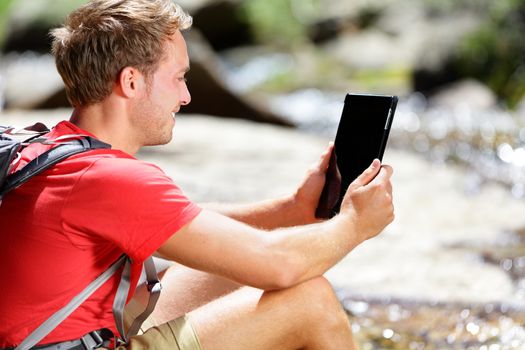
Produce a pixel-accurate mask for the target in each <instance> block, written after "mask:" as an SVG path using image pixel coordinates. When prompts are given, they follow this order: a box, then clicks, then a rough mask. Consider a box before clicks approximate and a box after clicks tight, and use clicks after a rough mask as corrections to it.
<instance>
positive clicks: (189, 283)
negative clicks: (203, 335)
mask: <svg viewBox="0 0 525 350" xmlns="http://www.w3.org/2000/svg"><path fill="white" fill-rule="evenodd" d="M159 276H161V282H162V292H161V293H160V298H159V300H158V301H157V305H156V306H155V310H154V311H153V313H152V315H151V318H152V319H153V323H154V324H157V325H158V324H161V323H164V322H167V321H170V320H173V319H175V318H177V317H180V316H182V315H184V314H187V313H188V312H190V311H192V310H194V309H197V308H198V307H200V306H202V305H205V304H207V303H209V302H210V301H212V300H215V299H217V298H219V297H221V296H223V295H226V294H229V293H231V292H233V291H234V290H236V289H239V288H240V287H241V285H239V284H237V283H235V282H233V281H231V280H228V279H226V278H223V277H220V276H217V275H212V274H209V273H206V272H202V271H198V270H194V269H191V268H189V267H186V266H184V265H180V264H177V263H175V264H173V265H172V266H171V267H169V268H168V269H167V270H165V271H163V272H162V273H159ZM148 298H149V293H148V292H147V290H146V287H145V286H144V285H142V286H140V287H139V288H137V291H136V292H135V296H134V297H133V299H134V300H135V302H138V303H139V304H140V305H142V309H143V308H144V307H145V306H146V305H147V303H148ZM139 309H140V307H139ZM135 316H136V315H135Z"/></svg>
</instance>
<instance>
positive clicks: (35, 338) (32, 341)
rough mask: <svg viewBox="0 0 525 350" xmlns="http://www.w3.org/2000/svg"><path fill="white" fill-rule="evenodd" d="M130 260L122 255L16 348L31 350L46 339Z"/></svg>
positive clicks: (17, 349) (16, 349)
mask: <svg viewBox="0 0 525 350" xmlns="http://www.w3.org/2000/svg"><path fill="white" fill-rule="evenodd" d="M126 260H128V259H127V256H126V255H123V256H121V257H120V258H119V259H118V260H117V261H116V262H115V263H113V265H111V266H110V267H109V268H108V269H107V270H106V271H104V272H103V273H102V274H101V275H100V276H98V277H97V279H95V280H94V281H93V282H91V283H90V284H89V285H88V286H87V287H86V288H84V290H83V291H82V292H80V294H78V295H77V296H76V297H74V298H73V299H72V300H71V301H70V302H69V303H68V304H67V305H66V306H64V307H63V308H61V309H60V310H58V311H57V312H55V313H54V314H53V315H51V317H49V318H48V319H47V320H46V321H45V322H44V323H42V324H41V325H40V326H39V327H38V328H37V329H35V330H34V331H33V332H32V333H31V334H30V335H29V336H27V338H25V339H24V341H23V342H21V343H20V344H19V345H18V346H17V347H16V348H15V350H29V349H31V348H32V347H33V346H35V345H36V344H38V342H39V341H41V340H42V339H44V337H45V336H46V335H48V334H49V333H50V332H51V331H52V330H53V329H55V328H56V327H57V326H58V325H59V324H60V323H61V322H62V321H64V320H65V319H66V318H67V317H68V316H69V315H70V314H71V313H72V312H73V311H75V309H76V308H78V307H79V306H80V305H81V304H82V303H83V302H84V301H85V300H86V299H87V298H89V296H90V295H91V294H93V293H94V292H95V291H96V290H97V289H98V288H99V287H100V286H102V285H103V284H104V283H106V281H107V280H108V279H109V278H110V277H111V276H113V275H114V274H115V272H117V271H118V270H119V269H120V267H121V266H122V265H123V264H124V263H125V261H126Z"/></svg>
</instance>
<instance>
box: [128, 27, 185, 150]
mask: <svg viewBox="0 0 525 350" xmlns="http://www.w3.org/2000/svg"><path fill="white" fill-rule="evenodd" d="M189 64H190V63H189V58H188V51H187V49H186V42H185V41H184V38H183V37H182V34H181V33H180V32H179V31H177V32H176V33H175V34H174V35H172V36H171V37H170V38H169V40H166V42H165V44H164V57H163V58H162V59H161V61H160V64H159V67H158V68H157V70H156V71H155V72H154V73H153V74H152V76H151V77H150V78H149V79H148V81H147V84H146V85H145V86H144V87H145V88H144V89H143V94H142V96H141V97H140V98H139V99H138V100H137V102H136V104H135V105H134V108H133V122H134V123H135V124H137V125H138V126H139V130H138V132H139V135H140V136H141V138H143V140H142V145H143V146H151V145H161V144H166V143H168V142H169V141H170V140H171V138H172V132H173V127H174V126H175V113H177V112H178V111H179V109H180V107H181V105H187V104H188V103H190V100H191V96H190V93H189V91H188V87H187V86H186V79H185V74H186V73H187V72H188V70H189Z"/></svg>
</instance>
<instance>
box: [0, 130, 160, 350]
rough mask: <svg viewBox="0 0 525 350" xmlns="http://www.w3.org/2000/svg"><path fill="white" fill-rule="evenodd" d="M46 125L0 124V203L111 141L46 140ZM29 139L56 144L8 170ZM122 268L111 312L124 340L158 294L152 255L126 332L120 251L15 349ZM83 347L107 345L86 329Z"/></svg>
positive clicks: (124, 261) (27, 345) (126, 279)
mask: <svg viewBox="0 0 525 350" xmlns="http://www.w3.org/2000/svg"><path fill="white" fill-rule="evenodd" d="M48 132H49V129H48V128H47V127H46V126H45V125H44V124H42V123H36V124H34V125H32V126H29V127H25V128H14V127H10V126H0V205H2V199H3V198H4V196H5V194H6V193H8V192H9V191H11V190H13V189H15V188H17V187H19V186H21V185H22V184H24V183H25V182H26V181H28V180H29V179H31V177H33V176H35V175H37V174H40V173H41V172H43V171H45V170H46V169H49V168H50V167H52V166H53V165H55V164H57V163H58V162H60V161H62V160H64V159H66V158H68V157H70V156H72V155H74V154H78V153H82V152H86V151H89V150H93V149H109V148H111V145H109V144H107V143H104V142H102V141H100V140H97V139H96V138H94V137H91V136H88V135H81V134H71V135H63V136H60V137H58V138H56V139H53V140H49V139H47V138H46V137H45V136H44V135H45V134H47V133H48ZM32 143H42V144H48V145H56V146H55V147H52V148H51V149H49V150H47V151H46V152H44V153H42V154H40V155H38V156H37V157H36V158H35V159H33V160H32V161H30V162H29V163H28V164H26V165H25V166H24V167H23V168H21V169H19V170H17V171H15V172H13V173H11V171H12V169H13V168H15V167H16V166H17V164H18V162H19V161H20V159H21V156H20V153H21V151H22V150H23V149H24V147H26V146H28V145H30V144H32ZM122 266H124V268H123V270H122V275H121V280H120V283H119V286H118V289H117V293H116V295H115V301H114V303H113V314H114V318H115V323H116V326H117V329H118V331H119V333H120V334H121V335H122V338H123V339H116V340H115V344H117V343H127V341H128V339H129V337H131V336H132V335H135V334H137V332H138V331H139V329H140V326H141V325H142V322H143V321H144V320H145V319H146V318H147V317H148V316H149V315H150V314H151V312H152V311H153V309H154V307H155V304H156V302H157V300H158V298H159V296H160V289H161V286H160V282H159V279H158V276H157V272H156V270H155V265H154V263H153V259H152V258H151V257H150V258H148V259H147V260H146V261H144V269H145V272H146V279H147V288H148V291H149V292H150V299H149V302H148V305H147V307H146V309H145V310H144V311H143V312H142V313H141V314H140V315H139V316H137V318H136V319H135V320H134V321H133V323H132V325H131V326H130V328H129V329H128V331H127V332H124V306H125V304H126V300H127V297H128V294H129V288H130V275H131V260H130V259H129V257H127V256H126V255H125V254H123V255H122V256H121V257H119V259H117V261H115V262H114V263H113V264H112V265H111V266H110V267H109V268H108V269H107V270H106V271H104V272H103V273H102V274H101V275H100V276H99V277H97V278H96V279H95V280H94V281H92V282H91V283H90V284H89V285H88V286H87V287H85V289H84V290H83V291H82V292H80V293H79V294H78V295H77V296H75V297H74V298H73V299H72V300H71V301H70V302H69V303H68V304H67V305H66V306H64V307H63V308H61V309H60V310H58V311H56V312H55V313H54V314H53V315H51V316H50V317H49V318H48V319H47V320H46V321H45V322H44V323H42V324H41V325H40V326H39V327H38V328H36V329H35V330H34V331H33V332H32V333H31V334H30V335H29V336H27V337H26V338H25V339H24V341H22V342H21V343H20V344H19V345H18V346H17V347H16V348H15V350H29V349H31V348H32V347H33V346H35V345H36V344H37V343H38V342H39V341H40V340H42V339H43V338H44V337H45V336H46V335H48V334H49V333H50V332H51V331H52V330H53V329H55V328H56V327H57V326H58V325H59V324H60V323H61V322H62V321H63V320H65V319H66V318H67V317H68V316H69V315H70V314H71V313H72V312H73V311H74V310H75V309H76V308H77V307H79V306H80V305H81V304H82V303H83V302H84V301H85V300H86V299H87V298H89V296H90V295H91V294H93V293H94V292H95V291H96V290H97V289H98V288H99V287H100V286H102V285H103V284H104V283H105V282H106V281H107V280H108V279H109V278H110V277H111V276H113V275H114V274H115V273H116V272H117V271H119V270H120V268H121V267H122ZM80 341H81V343H82V345H84V347H85V348H86V349H95V348H97V347H100V346H107V345H106V344H105V343H104V339H102V338H101V337H100V335H99V334H98V333H96V332H90V333H88V334H86V335H85V336H84V337H82V338H81V339H80Z"/></svg>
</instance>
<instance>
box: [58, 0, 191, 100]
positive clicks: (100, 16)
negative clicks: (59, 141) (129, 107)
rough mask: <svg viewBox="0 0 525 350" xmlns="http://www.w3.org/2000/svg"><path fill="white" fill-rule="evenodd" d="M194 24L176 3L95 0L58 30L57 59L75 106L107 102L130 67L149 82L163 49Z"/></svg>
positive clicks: (67, 90) (157, 0) (142, 0)
mask: <svg viewBox="0 0 525 350" xmlns="http://www.w3.org/2000/svg"><path fill="white" fill-rule="evenodd" d="M191 23H192V18H191V17H190V16H189V15H187V14H186V13H185V12H184V11H183V10H182V9H181V7H180V6H179V5H177V4H175V3H173V2H172V1H171V0H92V1H90V2H89V3H87V4H86V5H84V6H82V7H80V8H78V9H77V10H75V11H74V12H72V13H71V14H70V15H69V16H68V17H67V19H66V22H65V24H64V26H63V27H61V28H57V29H53V30H52V31H51V37H52V39H53V44H52V53H53V55H54V56H55V62H56V66H57V69H58V72H59V73H60V75H61V76H62V79H63V81H64V84H65V86H66V93H67V96H68V99H69V102H70V103H71V104H72V105H73V106H75V107H76V106H81V105H89V104H92V103H96V102H99V101H102V100H103V99H104V98H105V97H107V96H108V95H109V94H110V93H111V88H112V85H113V83H114V82H115V81H116V79H117V77H118V74H119V73H120V71H121V70H122V69H123V68H125V67H135V68H137V69H138V70H140V71H141V72H142V73H143V74H144V75H145V76H146V77H147V78H149V77H150V76H151V74H152V73H153V72H154V71H155V70H156V69H157V67H158V65H159V62H160V60H161V59H162V57H163V54H164V52H163V43H164V41H165V40H167V38H168V36H170V35H172V34H174V33H175V32H176V31H177V30H184V29H187V28H189V27H190V26H191Z"/></svg>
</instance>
